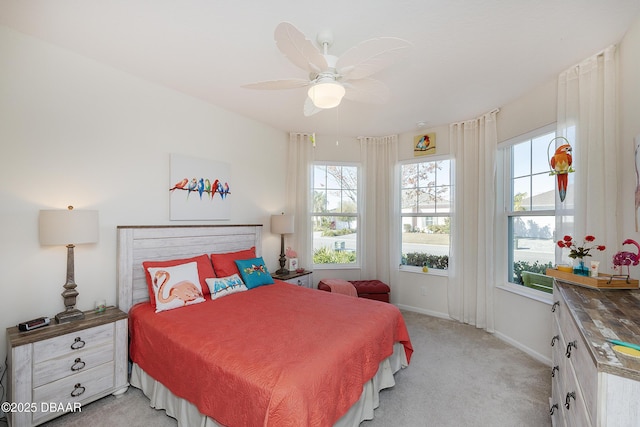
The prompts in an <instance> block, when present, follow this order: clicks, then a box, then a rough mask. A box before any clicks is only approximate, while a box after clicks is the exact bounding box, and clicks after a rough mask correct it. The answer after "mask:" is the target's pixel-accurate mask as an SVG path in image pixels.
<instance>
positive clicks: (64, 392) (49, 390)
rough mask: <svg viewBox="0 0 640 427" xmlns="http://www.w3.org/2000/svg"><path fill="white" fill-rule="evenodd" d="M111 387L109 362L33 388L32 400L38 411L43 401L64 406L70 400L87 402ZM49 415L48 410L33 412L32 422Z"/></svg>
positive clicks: (112, 382) (41, 419)
mask: <svg viewBox="0 0 640 427" xmlns="http://www.w3.org/2000/svg"><path fill="white" fill-rule="evenodd" d="M113 387H114V364H113V362H109V363H105V364H102V365H100V366H98V367H95V368H93V369H89V370H87V371H84V372H80V373H78V374H77V375H73V376H70V377H66V378H63V379H60V380H58V381H54V382H51V383H48V384H45V385H43V386H41V387H36V388H34V389H33V401H34V402H35V403H37V407H38V411H40V409H41V403H43V402H44V403H49V402H54V403H55V404H56V405H59V404H62V405H64V406H66V405H67V404H68V403H72V402H87V401H90V400H91V398H92V397H94V396H96V395H99V394H104V393H105V392H107V391H109V390H111V389H112V388H113ZM51 415H52V414H51V413H49V412H44V413H42V412H36V413H34V414H33V423H34V424H36V423H38V422H40V421H44V420H45V419H47V418H51ZM57 415H60V414H56V416H57Z"/></svg>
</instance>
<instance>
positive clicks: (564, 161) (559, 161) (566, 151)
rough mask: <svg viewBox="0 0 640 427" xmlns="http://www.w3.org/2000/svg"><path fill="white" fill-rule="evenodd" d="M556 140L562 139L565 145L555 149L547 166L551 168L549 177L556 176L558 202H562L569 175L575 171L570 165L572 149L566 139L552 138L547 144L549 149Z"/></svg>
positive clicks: (565, 193) (565, 194)
mask: <svg viewBox="0 0 640 427" xmlns="http://www.w3.org/2000/svg"><path fill="white" fill-rule="evenodd" d="M556 139H564V140H565V141H566V143H565V144H562V145H560V146H559V147H558V148H556V152H555V153H554V155H553V157H551V159H550V160H549V165H550V166H551V172H550V175H555V176H556V180H557V182H558V195H559V196H560V201H561V202H564V199H565V197H566V196H567V186H568V183H569V173H570V172H575V170H574V169H573V167H572V166H571V164H572V163H573V158H572V157H571V150H572V148H571V145H569V141H568V140H567V139H566V138H563V137H561V136H559V137H557V138H553V139H552V140H551V142H549V147H550V146H551V144H552V143H553V141H555V140H556ZM547 151H548V148H547Z"/></svg>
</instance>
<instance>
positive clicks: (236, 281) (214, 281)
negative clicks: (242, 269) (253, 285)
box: [207, 274, 247, 300]
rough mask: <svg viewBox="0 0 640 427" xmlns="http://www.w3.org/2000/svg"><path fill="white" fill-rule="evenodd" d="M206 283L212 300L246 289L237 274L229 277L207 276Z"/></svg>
mask: <svg viewBox="0 0 640 427" xmlns="http://www.w3.org/2000/svg"><path fill="white" fill-rule="evenodd" d="M207 285H208V286H209V289H210V290H211V299H212V300H214V299H217V298H220V297H224V296H226V295H231V294H235V293H236V292H242V291H246V290H247V287H246V286H245V285H244V283H243V282H242V279H241V278H240V276H238V275H237V274H234V275H232V276H229V277H215V278H209V279H207Z"/></svg>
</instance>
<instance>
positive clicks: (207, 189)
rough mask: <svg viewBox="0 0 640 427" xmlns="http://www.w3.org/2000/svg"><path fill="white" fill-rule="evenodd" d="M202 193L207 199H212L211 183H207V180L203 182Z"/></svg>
mask: <svg viewBox="0 0 640 427" xmlns="http://www.w3.org/2000/svg"><path fill="white" fill-rule="evenodd" d="M204 192H205V193H207V196H208V197H209V198H211V197H213V194H211V181H209V178H207V179H205V180H204Z"/></svg>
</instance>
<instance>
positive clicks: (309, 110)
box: [304, 96, 322, 117]
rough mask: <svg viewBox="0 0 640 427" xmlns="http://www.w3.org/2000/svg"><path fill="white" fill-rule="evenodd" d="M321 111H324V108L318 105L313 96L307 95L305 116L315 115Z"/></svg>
mask: <svg viewBox="0 0 640 427" xmlns="http://www.w3.org/2000/svg"><path fill="white" fill-rule="evenodd" d="M320 111H322V108H318V107H316V106H315V104H314V103H313V101H312V100H311V98H309V97H308V96H307V99H306V100H305V101H304V116H305V117H309V116H313V115H314V114H316V113H319V112H320Z"/></svg>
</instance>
